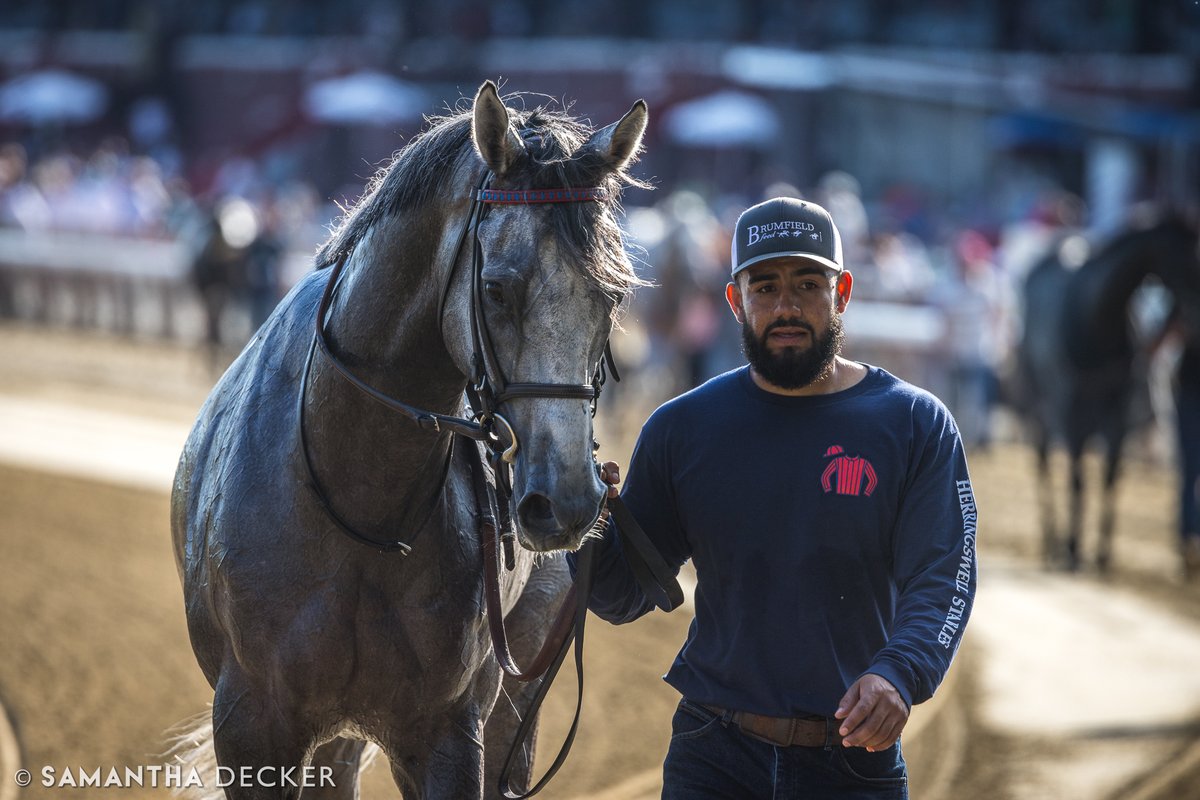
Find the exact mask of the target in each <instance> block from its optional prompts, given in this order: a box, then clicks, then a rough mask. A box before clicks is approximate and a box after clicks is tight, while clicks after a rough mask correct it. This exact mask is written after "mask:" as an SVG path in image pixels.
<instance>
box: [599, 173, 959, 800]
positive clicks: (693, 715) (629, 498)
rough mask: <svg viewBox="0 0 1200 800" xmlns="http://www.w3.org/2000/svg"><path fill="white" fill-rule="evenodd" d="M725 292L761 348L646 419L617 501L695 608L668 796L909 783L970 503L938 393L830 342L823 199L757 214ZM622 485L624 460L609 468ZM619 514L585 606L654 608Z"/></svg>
mask: <svg viewBox="0 0 1200 800" xmlns="http://www.w3.org/2000/svg"><path fill="white" fill-rule="evenodd" d="M732 255H733V259H732V261H733V264H732V267H733V268H732V280H731V282H730V283H729V285H728V286H727V287H726V293H725V295H726V299H727V300H728V302H729V307H730V309H731V310H732V311H733V314H734V316H735V317H736V318H737V320H738V322H740V323H741V325H742V336H743V342H744V348H745V353H746V357H747V360H748V361H749V364H748V365H746V366H744V367H741V368H740V369H736V370H734V371H732V372H728V373H726V374H724V375H721V376H718V377H716V378H714V379H712V380H710V381H708V382H707V383H705V384H704V385H703V386H700V387H698V388H696V389H694V390H692V391H690V392H688V393H686V394H684V395H681V396H679V397H677V398H675V399H673V400H671V401H670V402H668V403H666V404H664V405H663V406H662V407H661V408H659V409H658V410H657V411H655V412H654V414H653V415H652V416H651V417H650V419H649V420H648V421H647V422H646V424H645V426H644V427H643V429H642V432H641V435H640V437H639V439H638V443H637V447H636V449H635V450H634V454H633V459H632V463H631V464H630V468H629V476H628V480H627V482H626V485H625V487H624V489H623V491H622V492H621V497H622V499H623V500H624V501H625V504H626V506H627V507H628V508H629V510H630V511H631V512H632V514H633V517H634V518H635V519H636V520H637V521H638V522H639V523H640V525H641V527H642V528H644V530H645V532H646V534H647V535H648V536H649V538H650V539H651V540H652V542H653V543H654V544H655V546H656V547H657V548H658V549H659V551H660V552H661V553H662V555H663V556H664V557H665V558H666V560H667V562H668V563H669V564H670V565H671V566H672V567H674V568H676V569H678V567H680V566H682V565H683V564H684V562H686V561H687V560H689V559H691V560H692V562H693V563H694V565H695V569H696V576H697V585H696V592H695V618H694V619H693V621H692V624H691V628H690V631H689V633H688V637H687V641H686V642H685V643H684V645H683V648H682V649H681V650H680V652H679V655H678V656H677V657H676V659H675V662H674V664H673V665H672V666H671V668H670V670H669V671H668V672H667V674H666V676H665V680H666V681H667V683H669V684H670V685H671V686H673V687H674V688H675V689H677V690H678V691H679V693H680V694H681V695H682V698H681V699H680V702H679V706H678V709H677V711H676V713H675V716H674V719H673V721H672V737H671V743H670V748H669V751H668V754H667V758H666V762H665V764H664V768H663V795H662V796H663V797H664V798H690V799H693V800H694V799H695V798H800V797H804V798H885V797H886V798H906V797H907V796H908V789H907V785H908V778H907V770H906V767H905V764H904V758H903V755H902V754H901V750H900V743H899V738H900V734H901V732H902V730H903V729H904V725H905V723H906V722H907V721H908V716H909V711H910V709H911V707H912V705H913V704H915V703H920V702H923V701H925V700H927V699H929V698H930V697H931V696H932V695H933V692H934V690H935V689H936V688H937V687H938V685H939V684H940V683H941V681H942V678H943V677H944V676H945V674H946V671H947V669H949V666H950V662H951V660H952V658H953V657H954V654H955V652H956V651H957V649H958V646H959V643H960V641H961V639H962V634H963V629H964V627H965V626H966V623H967V619H968V617H969V616H970V612H971V606H972V603H973V600H974V594H975V585H976V576H977V566H976V558H975V536H976V524H977V515H976V510H975V501H974V497H973V493H972V490H971V482H970V477H969V476H968V474H967V463H966V458H965V456H964V452H963V445H962V442H961V440H960V438H959V434H958V429H957V428H956V426H955V423H954V420H953V419H952V417H951V415H950V413H949V412H948V411H947V410H946V407H945V406H944V405H943V404H942V403H941V402H940V401H939V400H938V399H937V398H935V397H934V396H933V395H931V394H929V393H928V392H926V391H924V390H922V389H919V388H917V387H915V386H912V385H910V384H908V383H905V382H904V381H901V380H900V379H898V378H896V377H895V376H893V375H891V374H889V373H887V372H886V371H884V370H882V369H879V368H878V367H874V366H869V365H866V364H861V363H857V362H854V361H850V360H848V359H846V358H843V357H842V356H841V355H839V352H840V349H841V345H842V339H843V334H842V314H843V313H844V312H845V311H846V307H847V305H848V304H849V302H850V293H851V289H852V287H853V285H854V279H853V276H852V275H851V274H850V272H849V271H847V270H846V269H845V267H844V265H843V263H842V261H843V258H842V245H841V238H840V235H839V233H838V230H837V227H836V226H835V225H834V222H833V219H832V218H831V217H830V215H829V213H828V212H827V211H826V210H825V209H823V208H821V207H820V206H818V205H816V204H814V203H809V202H805V201H802V200H798V199H794V198H787V197H781V198H775V199H773V200H768V201H766V202H764V203H760V204H759V205H756V206H753V207H752V208H749V209H747V210H746V211H745V212H744V213H743V214H742V215H741V217H739V219H738V221H737V226H736V228H735V231H734V239H733V254H732ZM603 477H604V480H606V481H607V482H608V483H609V484H610V485H611V486H610V489H609V492H610V495H613V496H615V495H616V488H615V484H617V483H618V482H619V468H618V465H617V464H615V463H614V462H608V463H606V464H605V465H604V469H603ZM614 525H615V523H613V522H610V523H609V527H608V529H607V530H606V531H605V535H604V540H603V542H601V543H600V547H599V549H598V552H597V554H596V560H597V562H598V565H597V572H596V577H595V583H594V589H593V591H592V594H591V596H590V599H589V607H590V608H591V610H592V611H593V612H595V613H596V614H598V615H599V616H600V617H602V618H604V619H606V620H608V621H609V622H613V623H624V622H629V621H631V620H634V619H636V618H638V617H640V616H641V615H643V614H645V613H646V612H648V611H649V610H650V609H651V608H653V605H652V603H651V602H650V600H649V599H648V598H647V597H646V595H645V593H644V592H643V591H642V590H641V588H640V587H639V585H638V583H637V581H636V580H635V577H634V575H633V574H632V572H631V570H630V568H629V566H628V564H627V562H626V560H625V558H624V555H623V553H622V547H621V540H620V537H619V536H618V535H617V534H618V532H617V531H616V530H615V529H614Z"/></svg>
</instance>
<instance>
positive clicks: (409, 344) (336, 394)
mask: <svg viewBox="0 0 1200 800" xmlns="http://www.w3.org/2000/svg"><path fill="white" fill-rule="evenodd" d="M445 227H446V226H445V224H444V223H443V222H442V221H440V220H438V219H435V218H433V217H432V216H427V217H425V218H423V219H416V220H413V219H407V220H402V219H398V220H395V221H390V222H381V223H379V225H378V226H377V230H376V231H375V232H374V233H373V234H370V235H368V236H366V237H365V238H364V239H363V240H362V241H361V242H359V243H358V245H357V246H356V248H355V251H354V253H353V254H352V255H351V256H350V259H351V260H350V261H349V262H348V263H347V264H346V266H345V269H344V272H345V277H344V279H343V280H342V282H341V285H340V286H338V287H337V289H336V295H335V298H336V299H335V301H334V303H333V304H332V307H331V311H330V314H329V318H328V320H327V327H326V331H327V336H328V339H329V343H330V348H331V350H332V351H333V353H334V354H335V355H336V356H337V357H338V358H339V359H341V360H342V361H343V362H344V363H345V364H346V365H347V366H349V367H350V369H351V370H353V371H354V373H355V374H356V375H358V377H360V378H361V379H362V380H364V381H365V382H366V383H368V384H369V385H371V386H372V387H374V388H375V389H377V390H379V391H380V392H383V393H384V394H387V395H388V396H390V397H393V398H395V399H397V400H400V401H402V402H404V403H407V404H409V405H412V406H416V407H417V408H420V409H424V410H427V411H434V412H438V413H444V414H454V413H457V412H458V411H459V407H460V406H461V403H462V396H463V390H464V388H465V384H466V379H465V378H464V377H463V375H462V373H461V372H460V371H459V370H458V368H457V367H456V366H455V365H454V363H453V361H452V360H451V358H450V356H449V354H448V352H447V350H446V347H445V344H444V342H443V340H442V334H441V332H440V331H439V330H438V304H439V302H440V298H441V288H442V284H443V281H444V280H445V276H446V270H447V269H448V268H449V260H450V259H452V258H453V252H448V251H447V248H446V246H445V244H444V240H446V239H447V238H448V237H447V236H443V235H440V233H441V232H442V231H443V229H444V228H445ZM451 236H452V234H451ZM451 250H452V248H451ZM318 366H319V365H318ZM308 397H309V406H308V408H309V409H310V420H311V421H310V422H308V423H307V424H306V433H307V435H308V438H309V442H310V450H311V454H312V461H313V464H314V469H315V470H316V472H317V477H318V479H319V480H320V481H321V482H322V484H324V485H325V487H326V491H327V493H328V494H329V495H330V496H331V498H332V502H333V505H334V506H335V507H336V510H337V511H338V513H340V514H341V515H342V516H343V517H344V518H346V519H347V520H348V521H349V522H350V523H351V524H352V525H354V527H356V528H357V529H358V530H359V531H360V532H361V533H363V534H365V535H367V536H372V537H380V538H383V537H385V536H386V537H400V538H404V537H405V536H411V535H412V533H411V529H410V530H408V531H398V530H395V528H396V527H397V526H401V527H405V526H407V525H410V524H412V523H414V522H415V520H414V518H413V516H412V512H413V509H414V507H416V508H428V507H429V506H430V504H431V503H432V501H433V499H434V495H435V494H436V492H437V491H438V490H439V488H440V486H441V482H442V476H443V475H444V470H445V466H446V463H447V459H448V458H449V445H450V442H449V435H448V434H441V435H439V434H436V433H433V432H429V431H424V430H421V429H420V428H419V427H418V426H417V425H416V424H415V423H414V422H412V421H411V420H409V419H408V418H407V417H404V416H403V415H401V414H400V413H398V412H395V411H392V410H390V409H385V408H383V407H382V406H381V405H379V404H378V403H376V402H375V401H374V400H372V399H370V398H369V397H367V396H366V395H365V394H363V393H362V392H361V391H360V390H358V389H357V388H355V387H354V386H352V385H351V384H350V383H348V382H347V381H346V380H345V379H343V378H342V377H340V376H339V375H337V374H336V373H335V371H334V370H333V369H320V368H318V369H315V370H314V372H313V375H312V379H311V386H310V390H309V393H308Z"/></svg>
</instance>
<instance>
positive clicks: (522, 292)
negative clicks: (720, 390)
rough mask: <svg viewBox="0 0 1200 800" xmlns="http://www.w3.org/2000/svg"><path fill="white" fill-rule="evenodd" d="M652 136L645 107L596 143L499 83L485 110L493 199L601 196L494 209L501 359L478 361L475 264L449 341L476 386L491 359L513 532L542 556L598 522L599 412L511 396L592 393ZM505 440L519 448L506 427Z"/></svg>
mask: <svg viewBox="0 0 1200 800" xmlns="http://www.w3.org/2000/svg"><path fill="white" fill-rule="evenodd" d="M645 127H646V106H645V104H644V103H643V102H641V101H639V102H638V103H636V104H635V105H634V106H633V108H632V109H630V111H629V112H628V113H627V114H626V115H625V116H624V117H622V118H621V119H620V120H619V121H618V122H615V123H613V124H612V125H609V126H608V127H605V128H602V129H600V130H597V131H595V132H594V133H592V134H591V135H590V136H587V137H586V139H585V138H584V136H585V134H586V131H585V130H584V129H582V128H581V127H580V126H579V125H578V124H576V123H574V122H573V121H571V120H569V119H568V118H566V117H564V116H561V115H553V114H547V113H545V112H542V111H535V112H531V113H522V112H517V111H510V110H509V109H507V108H505V106H504V104H503V103H502V102H501V100H500V98H499V96H498V94H497V92H496V87H495V86H494V85H493V84H492V83H491V82H488V83H485V84H484V85H483V87H482V88H481V89H480V90H479V92H478V94H477V95H476V97H475V103H474V110H473V120H472V129H471V135H472V139H473V141H474V144H475V149H476V150H477V152H478V154H479V156H480V158H482V160H483V161H484V163H485V164H486V165H487V168H488V169H489V170H490V172H491V174H492V179H491V184H490V188H492V189H496V190H507V191H521V190H528V189H562V188H584V187H599V188H600V189H601V190H602V192H601V193H600V196H599V197H598V198H595V199H588V200H584V201H580V202H570V203H529V204H526V203H516V204H489V205H485V206H483V207H482V218H481V220H480V221H479V224H478V227H477V237H478V248H479V252H480V254H481V256H482V259H481V263H482V266H481V269H480V271H479V273H478V276H479V277H478V281H479V282H478V284H477V287H476V297H477V298H478V304H477V323H476V324H477V326H478V328H479V329H480V330H482V331H483V332H484V336H483V338H484V339H485V340H486V341H487V342H490V345H491V346H490V347H486V346H485V347H482V348H481V347H479V346H478V345H477V343H476V342H475V341H473V339H474V338H475V337H474V336H473V335H471V334H470V330H471V327H470V314H471V309H470V305H469V304H470V302H471V292H470V290H469V288H467V287H466V286H465V285H464V284H465V282H466V281H465V278H466V276H467V275H470V274H471V273H472V272H473V270H472V269H471V266H472V264H471V261H470V260H468V261H466V262H464V263H462V264H460V272H461V273H462V274H463V280H462V281H460V283H459V286H460V288H461V289H463V290H462V291H458V292H456V293H455V295H456V297H455V299H454V300H453V301H452V306H448V308H447V324H446V325H445V326H444V327H443V332H444V334H445V336H446V344H447V347H448V348H449V350H450V352H451V353H452V355H453V356H454V358H455V360H456V361H457V362H458V363H459V365H460V367H461V368H462V369H463V371H464V373H466V374H468V375H471V374H472V372H473V368H474V365H473V363H472V360H473V359H475V358H482V359H484V362H485V363H486V367H487V376H488V380H489V382H490V383H491V385H492V387H493V388H494V389H495V390H496V392H497V393H498V394H499V395H500V403H499V407H498V409H497V413H498V414H499V415H500V416H501V417H502V418H503V420H504V421H505V422H507V424H508V425H509V426H511V432H512V434H513V437H515V440H516V442H517V450H516V453H515V457H514V460H513V499H512V502H513V511H514V518H515V520H516V523H517V529H518V535H519V537H520V538H521V542H522V544H523V545H524V546H526V547H527V548H529V549H532V550H554V549H562V548H571V549H573V548H575V547H577V546H578V545H579V543H580V541H581V540H582V537H583V536H584V534H585V533H586V532H587V531H588V530H589V529H590V527H591V526H592V525H593V523H594V522H595V521H596V519H597V516H598V515H599V513H600V508H601V503H602V499H603V496H604V486H603V485H602V484H601V482H600V480H599V478H598V476H597V472H596V469H595V465H594V461H593V457H592V441H593V440H592V420H591V401H590V399H587V398H584V397H581V396H579V392H578V391H576V394H575V396H574V397H568V398H564V397H554V396H525V395H523V394H522V395H520V396H508V397H506V396H505V393H504V390H505V388H506V386H512V385H514V384H543V385H545V384H556V385H563V386H569V385H573V386H574V387H575V388H576V390H578V387H580V386H585V385H589V384H591V383H592V377H593V374H594V372H595V370H596V368H597V365H598V364H599V362H600V359H601V358H602V357H603V351H604V345H605V342H606V341H607V339H608V336H609V333H610V332H611V329H612V324H613V318H614V309H615V308H616V306H617V305H619V303H620V301H621V299H622V298H623V297H624V296H625V295H626V294H627V293H628V292H629V291H630V290H631V289H632V288H633V287H634V286H635V285H637V284H638V283H639V281H638V279H637V277H636V276H635V274H634V272H633V269H632V266H631V264H630V262H629V258H628V256H627V254H626V252H625V248H624V243H623V239H622V235H621V231H620V228H619V227H618V225H617V221H616V218H615V214H614V212H615V210H616V208H617V205H616V203H617V200H618V193H619V191H620V189H621V186H622V184H623V183H628V182H630V179H629V178H628V176H627V173H626V172H625V169H626V167H627V166H628V165H629V163H630V162H631V161H632V160H633V159H634V157H635V156H636V155H637V152H638V150H639V148H640V146H641V139H642V133H643V132H644V130H645ZM471 245H472V243H471V242H468V243H467V248H465V249H466V250H469V249H470V248H471ZM467 255H468V256H469V254H467ZM480 350H482V351H483V352H479V351H480ZM477 353H478V355H477ZM493 356H494V359H493ZM553 393H554V392H553V390H550V391H546V392H536V391H535V392H533V394H546V395H553ZM497 428H498V430H499V431H500V433H501V435H502V437H503V438H507V436H508V433H509V432H508V431H507V430H505V428H504V426H502V425H497Z"/></svg>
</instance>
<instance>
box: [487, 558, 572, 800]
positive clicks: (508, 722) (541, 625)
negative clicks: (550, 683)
mask: <svg viewBox="0 0 1200 800" xmlns="http://www.w3.org/2000/svg"><path fill="white" fill-rule="evenodd" d="M570 588H571V574H570V571H569V570H568V569H567V563H566V561H565V560H564V559H562V558H558V557H556V558H552V559H547V560H545V561H542V562H541V563H540V564H538V565H537V566H536V567H534V569H533V573H532V574H531V575H530V576H529V582H528V583H526V584H525V591H524V592H523V593H522V594H521V599H520V600H519V601H518V602H517V605H516V606H514V607H513V609H512V611H510V612H508V614H507V615H506V616H505V618H504V626H505V628H506V630H507V633H508V643H509V648H510V649H511V651H512V654H513V658H514V659H516V662H517V664H518V666H522V667H523V666H525V665H526V664H528V663H529V662H530V661H532V660H533V657H534V656H535V655H537V651H538V650H539V649H540V648H541V646H542V640H543V639H544V638H545V636H546V632H547V630H548V629H549V627H550V621H551V619H552V618H553V617H554V613H555V611H557V610H558V606H559V604H560V603H561V602H562V598H563V597H564V596H565V595H566V594H567V591H568V590H569V589H570ZM541 683H542V682H541V680H540V679H539V680H536V681H529V682H526V683H521V682H520V681H516V680H513V679H512V678H510V677H508V676H507V675H506V676H505V677H504V682H503V684H502V685H501V689H500V696H499V697H498V698H497V699H496V705H495V707H494V708H493V709H492V715H491V717H490V718H489V719H488V723H487V727H486V728H485V729H484V736H483V741H484V762H483V765H484V782H483V796H484V797H487V798H499V797H502V795H501V794H500V793H499V791H498V790H497V786H498V785H499V782H500V772H501V770H502V769H503V768H504V761H505V759H507V757H508V751H509V749H510V748H511V747H512V743H513V740H514V739H516V736H517V727H518V726H519V725H520V724H521V720H522V719H524V717H525V713H526V711H527V710H528V708H529V704H530V703H531V702H532V701H533V696H534V694H535V693H536V692H537V689H538V687H539V686H541ZM536 743H537V726H536V725H535V726H534V727H533V730H532V731H531V732H530V734H529V738H528V739H527V740H526V741H525V743H524V746H523V747H522V756H520V757H518V758H517V762H516V764H515V765H514V766H513V772H512V777H511V786H512V788H513V789H515V790H517V791H519V792H524V791H526V790H527V789H528V787H529V783H530V781H531V780H532V771H533V758H532V753H533V751H534V745H535V744H536Z"/></svg>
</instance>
